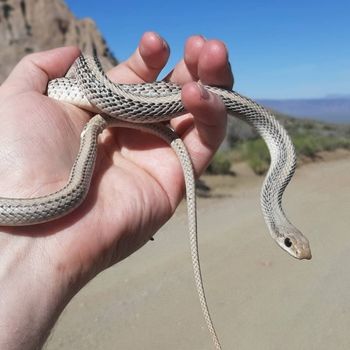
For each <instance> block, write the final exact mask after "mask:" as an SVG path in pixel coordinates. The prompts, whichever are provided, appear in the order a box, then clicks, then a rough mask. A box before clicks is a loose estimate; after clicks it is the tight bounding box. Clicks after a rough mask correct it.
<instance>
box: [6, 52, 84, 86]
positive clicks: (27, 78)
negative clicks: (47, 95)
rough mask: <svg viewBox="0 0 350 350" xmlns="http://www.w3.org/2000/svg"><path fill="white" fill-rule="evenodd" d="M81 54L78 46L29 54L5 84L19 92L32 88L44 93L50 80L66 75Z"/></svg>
mask: <svg viewBox="0 0 350 350" xmlns="http://www.w3.org/2000/svg"><path fill="white" fill-rule="evenodd" d="M79 54H80V50H79V49H78V48H77V47H73V46H68V47H61V48H57V49H53V50H49V51H42V52H38V53H33V54H30V55H27V56H25V57H24V58H22V60H21V61H20V62H19V63H18V64H17V65H16V66H15V68H14V69H13V71H12V72H11V73H10V75H9V77H8V78H7V79H6V81H5V82H4V84H3V85H6V86H7V87H11V90H12V92H17V93H18V92H25V91H31V90H32V91H33V90H34V91H37V92H40V93H44V92H45V91H46V87H47V83H48V81H49V80H51V79H55V78H58V77H62V76H64V75H65V74H66V72H67V71H68V69H69V67H70V66H71V65H72V64H73V62H74V61H75V59H76V58H77V57H78V56H79Z"/></svg>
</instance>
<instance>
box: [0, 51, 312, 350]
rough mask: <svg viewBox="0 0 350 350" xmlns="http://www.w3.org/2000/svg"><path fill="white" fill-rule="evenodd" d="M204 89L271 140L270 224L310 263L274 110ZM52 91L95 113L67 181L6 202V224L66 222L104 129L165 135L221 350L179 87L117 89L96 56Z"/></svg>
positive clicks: (291, 157)
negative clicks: (295, 220) (178, 124)
mask: <svg viewBox="0 0 350 350" xmlns="http://www.w3.org/2000/svg"><path fill="white" fill-rule="evenodd" d="M205 88H206V89H207V90H209V91H211V92H213V93H215V94H217V95H219V96H220V97H221V99H222V100H223V102H224V104H225V106H226V109H227V113H228V114H230V115H233V116H235V117H238V118H239V119H242V120H244V121H245V122H247V123H249V124H250V125H252V126H253V127H254V128H255V129H256V130H257V132H258V133H259V134H260V135H261V137H262V138H263V139H264V140H265V142H266V144H267V146H268V149H269V152H270V155H271V164H270V168H269V171H268V173H267V175H266V178H265V180H264V184H263V188H262V192H261V207H262V212H263V216H264V219H265V222H266V224H267V226H268V229H269V232H270V234H271V236H272V238H273V239H274V240H275V242H276V243H277V244H278V245H279V246H280V247H281V248H282V249H284V250H285V251H287V252H288V253H289V254H290V255H292V256H293V257H295V258H297V259H310V258H311V251H310V247H309V242H308V240H307V239H306V238H305V237H304V236H303V235H302V233H301V232H300V231H299V230H298V229H297V228H296V227H295V226H294V225H293V224H292V223H291V222H290V221H289V220H288V218H287V217H286V215H285V213H284V211H283V208H282V195H283V192H284V190H285V188H286V186H287V185H288V183H289V181H290V180H291V178H292V176H293V174H294V171H295V166H296V155H295V151H294V147H293V144H292V142H291V140H290V138H289V136H288V135H287V132H286V131H285V129H284V128H283V127H282V126H281V125H280V124H279V123H278V122H277V121H276V119H275V118H274V116H273V115H272V114H271V113H270V112H269V111H268V110H266V109H265V108H263V107H262V106H260V105H259V104H257V103H255V102H254V101H252V100H250V99H248V98H246V97H244V96H242V95H240V94H238V93H237V92H234V91H229V90H225V89H221V88H218V87H212V86H205ZM47 94H48V96H49V97H52V98H54V99H57V100H59V101H64V102H68V103H71V104H74V105H76V106H78V107H80V108H83V109H86V110H89V111H92V112H94V113H95V114H96V115H95V116H94V117H92V118H91V119H90V121H89V122H88V123H87V124H86V126H85V128H84V130H83V132H82V134H81V142H80V149H79V152H78V155H77V158H76V160H75V162H74V165H73V167H72V170H71V174H70V177H69V179H68V181H67V184H66V185H65V186H64V187H63V188H61V189H60V190H58V191H56V192H54V193H51V194H48V195H45V196H41V197H36V198H0V225H2V226H21V225H33V224H39V223H43V222H47V221H51V220H54V219H57V218H59V217H62V216H64V215H66V214H68V213H69V212H71V211H72V210H74V209H75V208H77V207H78V206H79V205H80V204H81V203H82V201H83V200H84V198H85V197H86V195H87V192H88V189H89V185H90V181H91V178H92V175H93V169H94V164H95V159H96V153H97V144H98V135H99V134H100V133H101V132H102V131H103V130H104V129H105V128H109V127H127V128H135V129H139V130H143V131H146V132H149V133H151V134H154V135H156V136H158V137H160V138H162V139H163V140H164V141H165V142H167V143H168V144H169V145H170V146H171V147H172V149H173V150H174V151H175V152H176V154H177V156H178V158H179V161H180V163H181V166H182V169H183V172H184V178H185V185H186V197H187V206H188V218H189V234H190V248H191V256H192V262H193V269H194V276H195V282H196V287H197V291H198V294H199V299H200V304H201V307H202V311H203V314H204V318H205V320H206V323H207V325H208V328H209V331H210V333H211V335H212V338H213V342H214V346H215V349H217V350H219V349H221V345H220V343H219V340H218V337H217V334H216V332H215V329H214V326H213V322H212V320H211V317H210V314H209V310H208V306H207V302H206V298H205V294H204V288H203V283H202V277H201V270H200V263H199V255H198V242H197V217H196V195H195V180H194V174H193V167H192V162H191V159H190V157H189V154H188V152H187V150H186V147H185V145H184V143H183V142H182V140H181V138H179V137H178V136H177V135H176V133H175V132H174V131H173V130H172V129H171V128H170V127H169V126H168V125H166V124H165V123H163V122H167V121H169V120H170V119H172V118H174V117H176V116H179V115H181V114H183V113H185V112H186V111H185V109H184V106H183V104H182V102H181V86H178V85H176V84H174V83H168V82H163V81H159V82H154V83H145V84H115V83H113V82H111V81H110V80H109V79H108V78H107V76H106V75H105V74H104V72H103V70H102V68H101V65H100V62H99V60H98V58H97V57H84V56H80V57H79V58H78V59H77V60H76V61H75V63H74V65H73V66H72V68H71V69H70V70H69V72H68V73H67V75H66V77H64V78H59V79H55V80H52V81H50V82H49V85H48V90H47Z"/></svg>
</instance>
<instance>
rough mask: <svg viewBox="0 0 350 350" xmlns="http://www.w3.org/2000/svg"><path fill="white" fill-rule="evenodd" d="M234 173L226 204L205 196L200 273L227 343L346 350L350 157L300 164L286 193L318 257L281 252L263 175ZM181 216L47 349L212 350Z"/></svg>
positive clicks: (75, 303)
mask: <svg viewBox="0 0 350 350" xmlns="http://www.w3.org/2000/svg"><path fill="white" fill-rule="evenodd" d="M240 170H241V171H242V172H243V175H244V172H247V170H246V169H244V167H243V168H242V169H239V170H237V172H238V173H240ZM239 175H240V176H238V177H237V178H236V179H234V178H233V179H232V183H233V184H235V185H234V186H231V185H230V184H224V185H223V187H222V189H223V191H222V193H221V194H224V196H222V197H221V198H214V199H201V200H200V201H199V222H200V226H199V230H200V253H201V261H202V269H203V277H204V280H205V287H206V291H207V297H208V303H209V307H210V309H211V312H212V316H213V319H214V322H215V325H216V328H217V331H218V334H219V336H220V338H221V342H222V345H223V348H224V349H240V350H255V349H259V350H274V349H276V350H277V349H278V350H280V349H283V350H289V349H290V350H291V349H293V350H295V349H298V350H304V349H305V350H313V349H315V350H316V349H317V350H323V349H325V350H326V349H327V350H329V349H332V350H333V349H334V350H340V349H350V330H349V329H350V273H349V267H350V230H349V226H350V158H349V157H348V158H342V159H333V160H328V161H327V162H322V161H320V162H316V163H311V164H308V165H305V166H303V167H301V168H300V169H298V170H297V174H296V176H295V178H294V180H293V182H292V184H291V185H290V187H289V188H288V190H287V193H286V196H285V208H286V211H287V213H288V214H289V217H290V219H291V220H292V221H293V222H294V223H295V224H296V225H297V226H298V227H299V228H300V229H301V230H302V231H303V232H304V233H305V235H307V237H308V238H309V240H310V242H311V245H312V253H313V259H312V260H311V261H298V260H295V259H293V258H291V257H289V256H288V255H287V254H286V253H284V252H283V251H282V250H281V249H280V248H278V247H277V245H276V244H275V243H274V242H273V241H272V239H271V238H270V236H269V234H268V232H267V229H266V227H265V225H264V222H263V219H262V215H261V213H260V208H259V200H258V198H259V191H260V186H261V182H262V178H257V177H255V176H253V175H251V174H248V173H247V174H245V175H246V176H242V174H239ZM209 181H215V180H213V179H212V180H210V179H209ZM229 182H230V181H229ZM218 197H220V196H218ZM184 214H185V213H184V208H183V206H181V207H180V209H179V210H178V212H177V213H176V215H175V216H174V217H173V218H172V220H171V221H170V222H169V223H168V224H167V225H166V226H165V227H164V228H163V229H162V230H161V232H159V233H158V234H157V236H156V239H155V241H154V242H150V243H149V244H147V245H146V246H145V247H144V248H143V249H141V250H140V251H139V252H137V253H136V254H134V255H133V256H131V257H130V258H128V259H126V260H125V261H123V262H122V263H120V264H118V265H117V266H115V267H113V268H111V269H109V270H107V271H105V272H104V273H102V274H100V275H99V276H98V277H97V278H96V279H95V280H93V281H92V282H91V283H89V285H88V286H86V287H85V288H84V289H83V290H82V291H81V292H80V293H79V294H78V295H77V296H76V297H75V298H74V299H73V300H72V302H71V303H70V304H69V306H68V307H67V308H66V310H65V311H64V313H63V315H62V317H61V318H60V320H59V322H58V324H57V326H56V327H55V329H54V331H53V333H52V336H51V337H50V339H49V341H48V344H47V346H46V349H48V350H56V349H61V350H65V349H67V350H68V349H69V350H72V349H75V350H83V349H96V350H99V349H100V350H110V349H113V350H116V349H118V350H121V349H133V350H141V349H142V350H145V349H146V350H148V349H152V350H164V349H167V350H175V349H176V350H179V349H181V350H197V349H198V350H199V349H200V350H205V349H208V350H211V349H213V347H212V345H211V339H210V337H209V335H208V332H207V329H206V326H205V324H204V321H203V317H202V314H201V310H200V306H199V303H198V300H197V295H196V291H195V287H194V282H193V277H192V267H191V262H190V257H189V249H188V238H187V231H186V216H185V215H184Z"/></svg>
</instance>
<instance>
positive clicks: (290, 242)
mask: <svg viewBox="0 0 350 350" xmlns="http://www.w3.org/2000/svg"><path fill="white" fill-rule="evenodd" d="M276 242H277V244H278V245H279V246H280V247H281V248H282V249H283V250H285V251H286V252H287V253H289V254H290V255H291V256H292V257H294V258H296V259H299V260H302V259H307V260H310V259H311V257H312V255H311V249H310V244H309V241H308V239H307V238H306V237H305V236H304V235H303V234H302V233H301V232H300V231H299V230H298V229H296V228H295V227H293V230H290V229H289V230H288V232H286V233H284V234H281V235H279V236H278V238H277V239H276Z"/></svg>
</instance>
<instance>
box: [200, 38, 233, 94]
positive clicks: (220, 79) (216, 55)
mask: <svg viewBox="0 0 350 350" xmlns="http://www.w3.org/2000/svg"><path fill="white" fill-rule="evenodd" d="M198 77H199V79H200V81H201V82H202V83H203V84H207V85H215V86H222V87H226V88H231V87H232V85H233V74H232V71H231V66H230V63H229V60H228V51H227V48H226V46H225V44H224V43H223V42H222V41H219V40H209V41H207V42H205V44H204V45H203V48H202V50H201V53H200V56H199V59H198Z"/></svg>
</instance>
